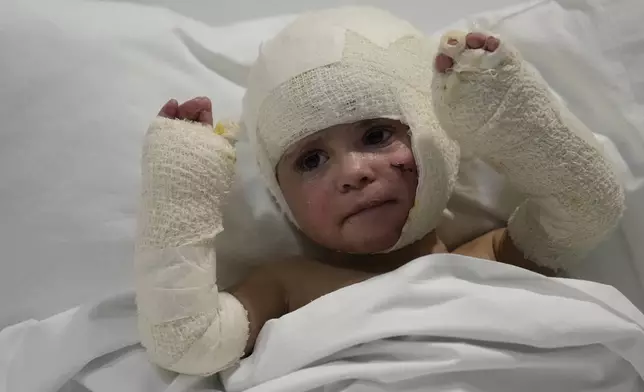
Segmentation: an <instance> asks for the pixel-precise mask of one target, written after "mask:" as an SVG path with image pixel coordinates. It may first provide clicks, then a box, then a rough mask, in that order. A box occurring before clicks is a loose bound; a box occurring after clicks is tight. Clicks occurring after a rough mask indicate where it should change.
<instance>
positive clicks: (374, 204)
mask: <svg viewBox="0 0 644 392" xmlns="http://www.w3.org/2000/svg"><path fill="white" fill-rule="evenodd" d="M396 203H397V201H396V200H394V199H389V200H370V201H368V202H363V203H359V204H357V205H356V206H355V207H354V208H353V209H352V210H351V211H350V212H349V214H347V216H346V217H345V218H344V219H343V222H346V221H347V220H349V219H351V218H353V217H355V216H358V215H361V214H365V213H369V212H372V211H375V210H377V209H380V208H382V207H386V206H389V205H392V204H396Z"/></svg>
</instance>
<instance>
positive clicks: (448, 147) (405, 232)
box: [135, 8, 623, 375]
mask: <svg viewBox="0 0 644 392" xmlns="http://www.w3.org/2000/svg"><path fill="white" fill-rule="evenodd" d="M438 50H439V54H438V55H437V54H436V48H435V46H434V45H433V44H432V42H431V41H430V40H428V39H427V38H426V37H424V36H423V35H422V34H421V33H420V32H418V31H417V30H416V29H414V28H413V27H412V26H411V25H409V24H408V23H406V22H404V21H401V20H399V19H397V18H395V17H393V16H391V15H389V14H387V13H385V12H382V11H378V10H374V9H370V8H341V9H336V10H328V11H320V12H316V13H312V14H309V15H305V16H302V17H300V18H298V19H297V20H296V21H295V22H294V23H292V24H291V25H290V26H288V27H287V28H285V29H284V30H283V31H282V32H281V33H279V34H278V35H277V36H276V37H275V38H274V39H272V40H271V41H269V42H267V43H266V44H265V45H264V46H263V47H262V49H261V51H260V55H259V58H258V60H257V62H256V63H255V65H254V66H253V69H252V71H251V74H250V77H249V85H248V91H247V93H246V96H245V98H244V107H243V114H242V123H243V126H244V127H245V128H246V131H247V132H248V135H249V138H250V141H251V144H252V146H253V148H254V151H255V153H256V155H257V159H258V165H259V168H260V172H261V173H262V175H263V177H264V178H265V180H266V183H267V186H268V188H269V190H270V191H271V193H272V194H273V196H274V197H275V200H276V203H277V204H278V205H279V207H280V208H281V209H282V210H283V211H284V213H285V214H286V215H287V216H288V217H289V218H290V220H291V222H292V223H293V224H294V225H295V226H296V227H297V228H298V229H299V230H300V231H301V233H302V234H303V235H304V236H306V237H308V239H309V240H310V242H311V243H312V246H311V249H315V250H317V251H318V252H317V253H311V254H309V255H306V256H302V257H297V258H288V259H283V260H279V261H277V262H274V263H271V264H269V265H268V267H261V268H260V269H258V270H257V271H255V272H254V273H252V274H251V275H250V276H248V277H247V278H246V279H245V280H243V281H242V282H240V283H239V284H238V285H237V286H235V287H233V288H231V289H230V290H229V292H227V293H226V292H218V288H217V286H216V283H215V282H216V281H215V277H216V271H215V266H216V262H215V250H214V248H213V241H214V238H215V236H216V235H217V233H219V232H221V231H222V230H223V228H222V224H221V205H222V202H223V199H224V196H225V194H226V192H227V190H228V188H229V186H230V182H231V179H232V173H233V162H234V147H233V146H232V145H231V143H230V139H231V138H230V135H228V134H226V133H225V132H213V128H212V125H213V120H212V111H211V108H210V101H209V100H208V99H205V98H199V99H195V100H192V101H189V102H186V103H184V104H183V105H179V104H178V103H177V102H176V101H174V100H171V101H170V102H168V103H167V104H166V105H165V106H164V107H163V108H162V110H161V112H160V118H159V119H157V120H156V121H155V123H154V124H153V125H152V127H151V128H150V130H149V132H148V135H147V137H146V145H145V147H144V156H143V163H144V164H143V196H142V205H141V215H140V219H139V233H138V241H137V254H136V263H135V264H136V273H137V301H138V305H139V327H140V333H141V339H142V343H143V345H144V346H145V347H146V349H147V350H148V353H149V355H150V358H151V359H152V361H154V362H155V363H157V364H159V365H160V366H163V367H165V368H168V369H171V370H174V371H177V372H181V373H189V374H202V375H206V374H212V373H216V372H218V371H220V370H222V369H224V368H226V367H228V366H230V365H232V364H234V363H235V362H237V361H238V360H239V359H240V358H241V357H243V355H244V353H248V352H250V351H251V350H252V349H253V346H254V343H255V339H256V337H257V335H258V333H259V330H260V329H261V327H262V326H263V325H264V323H265V322H266V321H267V320H269V319H271V318H277V317H280V316H282V315H284V314H286V313H288V312H291V311H293V310H295V309H298V308H299V307H301V306H304V305H306V304H307V303H309V302H310V301H313V300H315V299H316V298H318V297H320V296H322V295H324V294H327V293H329V292H331V291H334V290H337V289H340V288H342V287H345V286H347V285H350V284H353V283H357V282H360V281H362V280H365V279H368V278H370V277H372V276H374V275H377V274H381V273H386V272H388V271H391V270H393V269H395V268H397V267H399V266H401V265H403V264H405V263H407V262H409V261H411V260H413V259H415V258H418V257H420V256H423V255H427V254H431V253H440V252H447V251H448V250H447V249H446V247H445V246H444V245H443V244H442V242H441V240H440V238H438V236H437V235H436V232H435V228H436V225H437V223H438V220H439V219H440V217H441V215H442V213H443V210H444V208H445V206H446V204H447V201H448V199H449V197H450V194H451V191H452V188H453V185H454V182H455V179H456V173H457V170H458V163H459V154H460V153H465V154H475V155H477V156H479V157H480V158H482V159H484V160H486V161H487V162H488V163H489V164H491V165H492V166H493V167H495V168H496V169H497V170H498V171H499V172H500V173H502V174H504V175H505V176H506V177H507V178H508V179H509V181H510V182H511V183H512V184H513V185H514V186H515V187H516V188H517V189H518V190H520V191H521V192H523V193H524V194H525V195H526V201H525V202H524V203H523V204H521V205H520V206H519V207H518V208H517V209H516V211H515V213H514V214H513V216H512V217H511V219H510V220H509V222H508V225H507V227H506V228H503V229H499V230H495V231H492V232H490V233H488V234H485V235H483V236H482V237H480V238H477V239H475V240H473V241H472V242H470V243H468V244H465V245H463V246H461V247H459V248H457V249H455V250H452V251H453V252H455V253H460V254H465V255H469V256H474V257H479V258H484V259H489V260H495V261H499V262H503V263H508V264H514V265H516V266H519V267H523V268H527V269H531V270H533V271H536V272H540V273H544V274H547V275H552V274H553V271H557V270H560V269H562V268H563V267H565V266H566V265H567V263H570V262H572V261H575V260H577V259H579V258H581V257H582V256H583V255H584V254H585V253H586V252H587V251H589V250H590V249H592V248H593V247H594V246H595V245H596V244H597V243H598V242H599V241H600V240H601V239H602V238H603V237H604V236H605V235H606V234H607V233H608V232H609V231H610V230H611V229H612V228H613V227H614V226H615V225H616V223H617V222H618V220H619V217H620V216H621V213H622V210H623V193H622V190H621V188H620V185H619V184H618V182H617V179H616V177H615V175H614V173H613V172H612V170H611V168H610V167H609V165H608V163H607V162H606V161H605V160H604V158H603V157H602V155H601V153H600V152H599V150H598V148H597V146H596V145H595V144H594V142H593V141H592V134H590V132H589V131H588V130H587V129H586V128H585V127H584V126H583V125H582V124H581V123H579V121H578V120H576V119H575V118H574V117H572V115H571V114H570V113H568V112H567V111H566V110H565V108H562V107H560V106H559V105H558V104H557V103H556V101H555V100H554V99H552V97H551V96H550V95H549V93H548V90H547V87H546V86H545V85H544V84H543V83H542V82H541V81H540V80H539V79H538V78H537V77H536V76H535V75H533V74H532V73H531V72H530V71H529V70H527V69H526V67H525V65H524V64H523V62H522V61H521V59H520V57H519V55H518V54H517V53H516V52H515V51H513V50H512V49H511V48H510V47H509V46H508V45H507V43H505V42H504V41H503V40H500V39H498V38H496V37H493V36H489V35H485V34H481V33H470V34H466V33H458V32H455V33H448V34H446V35H445V36H444V37H443V39H442V41H441V43H440V45H439V48H438ZM217 129H218V130H220V131H221V129H220V127H218V128H217ZM218 133H219V134H221V133H224V134H223V135H218ZM313 244H314V245H313Z"/></svg>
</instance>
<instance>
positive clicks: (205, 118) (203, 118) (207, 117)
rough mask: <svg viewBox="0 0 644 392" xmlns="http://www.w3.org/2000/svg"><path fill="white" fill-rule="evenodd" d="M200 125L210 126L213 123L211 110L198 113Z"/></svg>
mask: <svg viewBox="0 0 644 392" xmlns="http://www.w3.org/2000/svg"><path fill="white" fill-rule="evenodd" d="M197 121H199V122H200V123H202V124H207V125H210V126H212V125H213V123H214V121H213V119H212V111H211V110H202V111H201V112H200V113H199V118H198V119H197Z"/></svg>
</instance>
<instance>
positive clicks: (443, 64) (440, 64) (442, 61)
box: [434, 53, 454, 72]
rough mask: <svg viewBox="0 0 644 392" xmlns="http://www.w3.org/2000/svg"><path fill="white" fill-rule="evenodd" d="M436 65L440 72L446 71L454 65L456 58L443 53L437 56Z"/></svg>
mask: <svg viewBox="0 0 644 392" xmlns="http://www.w3.org/2000/svg"><path fill="white" fill-rule="evenodd" d="M434 65H435V66H436V70H437V71H438V72H445V71H447V70H448V69H450V68H452V67H453V66H454V60H453V59H452V58H451V57H449V56H448V55H446V54H442V53H441V54H439V55H438V56H436V60H435V62H434Z"/></svg>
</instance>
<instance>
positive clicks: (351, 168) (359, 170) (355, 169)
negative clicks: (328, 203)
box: [338, 153, 376, 192]
mask: <svg viewBox="0 0 644 392" xmlns="http://www.w3.org/2000/svg"><path fill="white" fill-rule="evenodd" d="M373 169H374V168H373V157H370V156H367V155H365V154H360V153H351V154H348V155H347V156H346V157H345V159H343V160H342V162H341V163H340V172H339V174H338V188H339V190H340V191H341V192H348V191H351V190H355V189H362V188H364V187H365V186H367V185H369V184H371V183H372V182H374V181H375V179H376V174H375V171H374V170H373Z"/></svg>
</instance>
